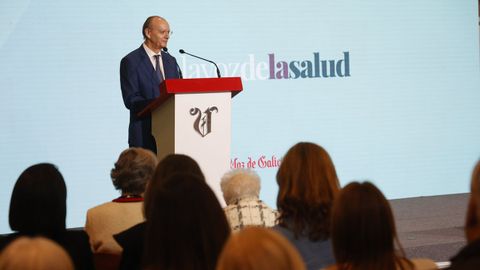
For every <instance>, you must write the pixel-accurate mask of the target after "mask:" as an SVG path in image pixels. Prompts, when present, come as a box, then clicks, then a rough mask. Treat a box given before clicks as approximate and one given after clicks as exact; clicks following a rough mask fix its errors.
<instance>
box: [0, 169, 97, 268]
mask: <svg viewBox="0 0 480 270" xmlns="http://www.w3.org/2000/svg"><path fill="white" fill-rule="evenodd" d="M66 200H67V188H66V186H65V181H64V180H63V176H62V175H61V174H60V172H59V171H58V169H57V168H56V167H55V166H54V165H53V164H49V163H41V164H36V165H33V166H31V167H29V168H27V169H26V170H25V171H24V172H23V173H22V174H21V175H20V177H19V178H18V180H17V182H16V183H15V186H14V188H13V192H12V198H11V201H10V212H9V222H10V228H11V229H12V231H16V233H13V234H10V235H9V236H7V237H5V238H4V239H2V241H1V243H0V250H1V249H3V248H4V247H5V246H6V245H7V244H8V243H10V242H11V241H13V240H14V239H16V238H17V237H19V236H43V237H47V238H49V239H51V240H53V241H55V242H57V243H58V244H59V245H60V246H62V247H63V248H64V249H65V250H66V251H67V253H68V254H69V255H70V257H71V258H72V261H73V263H74V265H75V269H93V262H92V253H91V251H90V246H89V243H88V235H87V234H86V233H85V232H84V231H73V230H72V231H67V229H66V226H65V218H66V214H67V206H66Z"/></svg>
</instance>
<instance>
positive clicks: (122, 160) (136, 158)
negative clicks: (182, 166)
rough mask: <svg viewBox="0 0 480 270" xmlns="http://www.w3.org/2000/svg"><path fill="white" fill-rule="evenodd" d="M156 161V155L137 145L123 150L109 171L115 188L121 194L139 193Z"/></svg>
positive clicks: (143, 189)
mask: <svg viewBox="0 0 480 270" xmlns="http://www.w3.org/2000/svg"><path fill="white" fill-rule="evenodd" d="M157 163H158V160H157V157H156V156H155V154H154V153H153V152H152V151H150V150H146V149H143V148H139V147H132V148H128V149H126V150H124V151H123V152H122V153H121V154H120V156H119V157H118V160H117V162H115V167H114V168H113V169H112V171H111V173H110V176H111V178H112V182H113V185H114V186H115V189H117V190H121V191H122V194H129V195H141V194H142V193H143V192H145V186H146V184H147V181H149V180H150V179H151V178H152V175H153V173H154V172H155V167H156V166H157Z"/></svg>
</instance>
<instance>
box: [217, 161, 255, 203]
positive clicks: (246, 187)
mask: <svg viewBox="0 0 480 270" xmlns="http://www.w3.org/2000/svg"><path fill="white" fill-rule="evenodd" d="M220 187H221V188H222V193H223V198H224V199H225V202H226V203H227V205H228V204H232V203H234V202H235V201H236V200H239V199H242V198H246V197H256V198H258V196H259V195H260V177H259V176H258V174H257V173H256V172H255V171H253V170H250V169H234V170H231V171H229V172H227V173H225V174H224V175H223V177H222V179H221V181H220Z"/></svg>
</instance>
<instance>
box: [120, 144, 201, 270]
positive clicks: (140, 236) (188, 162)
mask: <svg viewBox="0 0 480 270" xmlns="http://www.w3.org/2000/svg"><path fill="white" fill-rule="evenodd" d="M178 172H186V173H192V174H194V175H196V176H198V177H199V179H200V181H202V182H205V177H204V175H203V173H202V171H201V169H200V166H199V165H198V163H197V162H196V161H195V160H193V159H192V158H191V157H189V156H187V155H182V154H171V155H168V156H166V157H165V158H164V159H162V160H161V161H160V163H159V164H158V166H157V168H156V169H155V173H154V175H153V177H152V179H151V181H149V183H148V185H147V188H146V191H145V200H146V199H147V197H148V193H149V189H150V188H151V187H152V186H155V185H162V184H163V183H164V182H165V179H166V178H167V177H168V176H170V175H172V174H174V173H178ZM186 195H187V194H185V196H186ZM145 230H146V222H142V223H139V224H137V225H135V226H133V227H131V228H129V229H127V230H125V231H123V232H121V233H118V234H116V235H114V239H115V240H116V241H117V242H118V244H119V245H120V246H121V247H122V248H123V252H122V258H121V262H120V269H121V270H132V269H141V259H142V256H143V247H144V242H145Z"/></svg>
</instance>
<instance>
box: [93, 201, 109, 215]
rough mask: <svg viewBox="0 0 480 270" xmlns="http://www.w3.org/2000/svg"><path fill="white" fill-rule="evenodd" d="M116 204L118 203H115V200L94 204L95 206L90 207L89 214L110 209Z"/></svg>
mask: <svg viewBox="0 0 480 270" xmlns="http://www.w3.org/2000/svg"><path fill="white" fill-rule="evenodd" d="M115 206H116V203H114V202H106V203H102V204H99V205H97V206H94V207H92V208H90V209H88V211H87V215H92V214H94V213H98V212H103V211H108V210H109V209H112V208H115Z"/></svg>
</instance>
